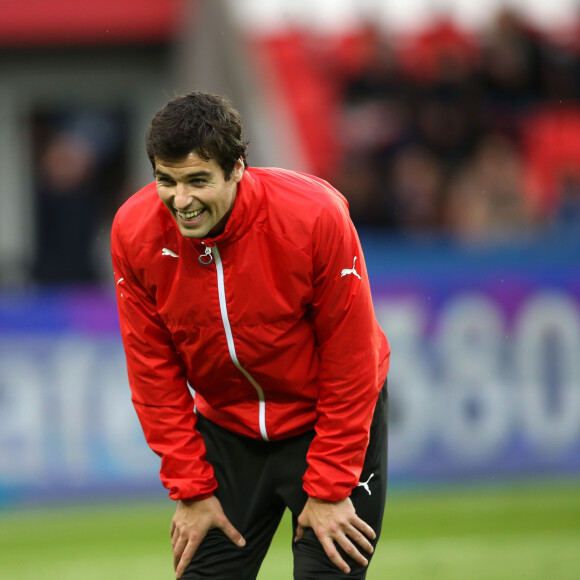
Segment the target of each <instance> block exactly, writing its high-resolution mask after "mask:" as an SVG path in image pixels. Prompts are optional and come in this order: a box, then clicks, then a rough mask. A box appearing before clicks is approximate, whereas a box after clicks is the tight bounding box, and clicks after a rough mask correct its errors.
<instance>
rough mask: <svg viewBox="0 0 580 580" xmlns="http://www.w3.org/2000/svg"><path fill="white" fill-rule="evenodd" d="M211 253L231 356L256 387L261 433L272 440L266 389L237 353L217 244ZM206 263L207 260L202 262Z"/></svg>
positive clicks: (267, 439)
mask: <svg viewBox="0 0 580 580" xmlns="http://www.w3.org/2000/svg"><path fill="white" fill-rule="evenodd" d="M208 250H210V248H209V247H206V250H205V251H206V254H207V255H209V252H208ZM211 254H212V255H213V258H214V260H215V266H216V272H217V283H218V297H219V302H220V312H221V315H222V322H223V325H224V330H225V332H226V340H227V342H228V350H229V353H230V358H231V359H232V362H233V363H234V365H235V366H236V367H237V368H238V370H239V371H240V372H241V373H242V374H243V375H244V376H245V377H246V379H248V381H250V383H251V385H252V386H253V387H254V389H256V393H257V394H258V421H259V425H260V435H262V438H263V439H264V441H270V438H269V437H268V432H267V431H266V398H265V397H264V391H263V390H262V387H260V385H259V384H258V383H257V382H256V381H255V380H254V378H253V377H252V375H250V373H249V372H248V371H247V370H246V369H245V368H244V367H243V366H242V365H241V364H240V361H239V360H238V355H237V354H236V346H235V344H234V337H233V335H232V328H231V326H230V320H229V317H228V309H227V304H226V292H225V286H224V268H223V264H222V259H221V256H220V253H219V250H218V249H217V246H211ZM202 263H205V262H202Z"/></svg>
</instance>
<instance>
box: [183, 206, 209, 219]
mask: <svg viewBox="0 0 580 580" xmlns="http://www.w3.org/2000/svg"><path fill="white" fill-rule="evenodd" d="M202 211H203V208H202V209H196V210H195V211H180V212H178V213H179V216H180V217H181V218H183V219H184V220H192V219H195V218H196V217H198V216H199V214H201V212H202Z"/></svg>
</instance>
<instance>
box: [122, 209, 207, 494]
mask: <svg viewBox="0 0 580 580" xmlns="http://www.w3.org/2000/svg"><path fill="white" fill-rule="evenodd" d="M121 238H122V235H121V233H120V231H119V224H118V222H117V220H115V222H114V224H113V231H112V237H111V251H112V259H113V267H114V271H115V284H116V289H117V306H118V310H119V320H120V326H121V336H122V339H123V346H124V348H125V355H126V359H127V371H128V376H129V384H130V387H131V393H132V401H133V405H134V406H135V410H136V411H137V415H138V417H139V421H140V422H141V426H142V428H143V432H144V435H145V439H146V440H147V443H148V444H149V446H150V447H151V449H152V450H153V451H154V452H155V453H157V455H159V456H160V457H161V470H160V477H161V481H162V483H163V485H164V486H165V487H166V488H167V489H168V490H169V497H171V498H172V499H176V500H177V499H204V498H206V497H210V496H211V495H212V493H213V491H214V490H215V488H216V487H217V483H216V481H215V478H214V473H213V469H212V467H211V465H210V464H209V463H208V462H207V461H206V460H205V446H204V443H203V439H202V436H201V434H200V433H199V432H198V431H197V429H196V427H195V424H196V416H195V413H194V409H193V398H192V395H191V393H190V391H189V388H188V386H187V379H186V376H185V371H184V367H183V364H182V362H181V359H180V358H179V356H178V354H177V352H176V351H175V348H174V346H173V342H172V339H171V335H170V332H169V330H168V329H167V327H166V326H165V324H164V323H163V321H162V320H161V318H160V316H159V314H158V313H157V310H156V307H155V302H154V300H153V298H152V297H151V296H150V295H149V293H148V292H147V291H146V290H145V288H144V287H143V285H142V284H141V283H140V281H139V280H138V278H137V276H135V274H134V272H133V269H132V268H131V266H130V265H129V262H128V260H127V258H126V255H125V252H124V251H123V245H122V239H121Z"/></svg>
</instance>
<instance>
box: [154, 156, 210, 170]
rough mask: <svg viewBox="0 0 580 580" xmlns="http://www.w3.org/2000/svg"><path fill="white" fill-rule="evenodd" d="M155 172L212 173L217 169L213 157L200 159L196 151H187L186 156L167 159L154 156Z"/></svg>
mask: <svg viewBox="0 0 580 580" xmlns="http://www.w3.org/2000/svg"><path fill="white" fill-rule="evenodd" d="M154 161H155V172H156V173H157V172H158V173H179V174H181V173H188V174H189V173H199V172H203V173H214V172H215V171H217V170H218V169H219V166H218V164H217V163H216V162H215V160H213V159H209V160H206V159H202V158H201V157H200V156H199V155H198V154H197V153H195V152H192V153H189V154H188V155H187V156H186V157H184V158H182V159H177V160H171V161H168V160H166V159H159V158H158V157H155V159H154Z"/></svg>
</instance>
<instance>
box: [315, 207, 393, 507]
mask: <svg viewBox="0 0 580 580" xmlns="http://www.w3.org/2000/svg"><path fill="white" fill-rule="evenodd" d="M313 268H314V271H313V284H314V299H313V303H312V307H313V316H314V328H315V333H316V337H317V341H318V345H319V356H320V373H319V384H320V387H319V388H320V391H319V397H318V401H317V423H316V435H315V437H314V439H313V441H312V443H311V445H310V448H309V451H308V457H307V459H308V469H307V470H306V472H305V475H304V489H305V491H306V492H307V493H308V495H310V496H313V497H318V498H321V499H327V500H331V501H338V500H340V499H343V498H345V497H347V496H349V495H350V493H351V491H352V489H353V488H354V487H355V486H356V485H357V484H358V482H359V478H360V474H361V471H362V466H363V462H364V457H365V452H366V448H367V446H368V436H369V430H370V424H371V421H372V416H373V412H374V408H375V405H376V401H377V397H378V393H379V391H380V389H381V387H382V382H383V380H384V377H379V349H380V345H381V339H380V333H381V331H380V329H379V327H378V324H377V321H376V318H375V313H374V308H373V304H372V299H371V291H370V285H369V280H368V276H367V271H366V266H365V261H364V257H363V253H362V249H361V244H360V241H359V239H358V235H357V233H356V231H355V228H354V225H353V224H352V222H351V220H350V218H349V216H348V211H347V206H346V203H344V205H343V203H340V202H338V203H337V210H336V211H327V212H325V213H324V214H323V215H322V216H320V218H319V219H318V221H317V224H316V227H315V229H314V233H313Z"/></svg>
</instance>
